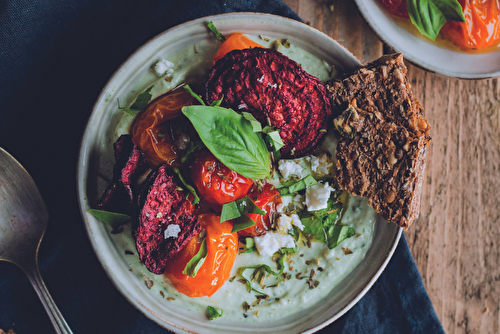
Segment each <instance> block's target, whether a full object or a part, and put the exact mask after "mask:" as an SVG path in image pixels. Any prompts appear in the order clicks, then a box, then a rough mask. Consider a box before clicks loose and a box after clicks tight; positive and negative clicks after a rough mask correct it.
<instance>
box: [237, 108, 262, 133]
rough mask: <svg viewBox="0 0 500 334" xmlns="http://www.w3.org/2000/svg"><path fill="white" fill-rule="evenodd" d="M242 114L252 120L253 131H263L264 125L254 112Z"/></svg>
mask: <svg viewBox="0 0 500 334" xmlns="http://www.w3.org/2000/svg"><path fill="white" fill-rule="evenodd" d="M241 115H242V116H243V118H244V119H246V120H247V121H249V122H250V124H251V125H252V129H253V132H262V125H261V124H260V122H259V121H258V120H256V119H255V117H253V115H252V114H250V113H248V112H242V113H241Z"/></svg>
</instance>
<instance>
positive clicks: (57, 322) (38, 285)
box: [25, 262, 73, 334]
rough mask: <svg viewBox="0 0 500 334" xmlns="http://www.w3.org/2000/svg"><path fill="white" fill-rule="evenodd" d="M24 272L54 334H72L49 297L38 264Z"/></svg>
mask: <svg viewBox="0 0 500 334" xmlns="http://www.w3.org/2000/svg"><path fill="white" fill-rule="evenodd" d="M26 269H28V268H26ZM25 272H26V275H28V278H29V280H30V282H31V284H32V285H33V288H34V289H35V292H36V294H37V295H38V297H39V298H40V300H41V301H42V304H43V307H44V308H45V310H46V311H47V313H48V315H49V317H50V320H51V321H52V325H53V326H54V328H55V330H56V333H58V334H72V333H73V332H72V331H71V328H69V326H68V324H67V323H66V320H64V318H63V316H62V314H61V312H60V311H59V309H58V308H57V306H56V303H54V300H53V299H52V297H51V296H50V294H49V291H48V290H47V287H46V286H45V283H44V282H43V280H42V276H41V275H40V271H39V270H38V263H36V262H35V265H33V266H29V270H25Z"/></svg>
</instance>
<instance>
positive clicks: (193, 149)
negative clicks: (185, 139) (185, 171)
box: [181, 140, 205, 163]
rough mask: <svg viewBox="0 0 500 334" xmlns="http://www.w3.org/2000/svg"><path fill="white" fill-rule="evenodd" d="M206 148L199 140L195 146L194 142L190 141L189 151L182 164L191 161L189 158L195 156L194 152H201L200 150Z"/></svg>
mask: <svg viewBox="0 0 500 334" xmlns="http://www.w3.org/2000/svg"><path fill="white" fill-rule="evenodd" d="M204 147H205V145H204V144H203V142H202V141H199V140H198V141H196V142H194V144H193V142H192V141H190V142H189V149H188V150H187V152H186V153H185V154H184V155H183V156H182V158H181V163H184V162H186V160H187V159H189V157H190V156H191V154H193V153H194V152H196V151H199V150H201V149H203V148H204Z"/></svg>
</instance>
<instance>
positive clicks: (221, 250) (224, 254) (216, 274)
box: [165, 214, 238, 297]
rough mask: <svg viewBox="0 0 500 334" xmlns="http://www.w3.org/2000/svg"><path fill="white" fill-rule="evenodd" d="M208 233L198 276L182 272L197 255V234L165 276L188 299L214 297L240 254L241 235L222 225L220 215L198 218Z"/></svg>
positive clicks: (175, 259)
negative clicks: (239, 241) (239, 237)
mask: <svg viewBox="0 0 500 334" xmlns="http://www.w3.org/2000/svg"><path fill="white" fill-rule="evenodd" d="M198 218H199V221H200V224H201V226H202V229H205V231H206V240H207V257H206V259H205V262H204V263H203V265H202V266H201V268H200V269H199V270H198V273H197V274H196V276H195V277H191V276H188V275H185V274H183V273H182V271H183V270H184V268H185V267H186V264H187V263H188V262H189V261H190V260H191V259H192V258H193V256H194V255H195V254H197V253H198V250H199V249H200V246H201V242H202V238H201V234H198V235H196V236H195V237H194V238H193V239H191V241H190V242H189V243H188V245H187V246H186V247H185V248H183V249H182V250H181V251H180V253H179V254H178V255H177V256H176V257H175V258H172V259H171V260H169V264H168V265H167V269H166V270H165V275H166V276H167V277H168V278H169V279H170V281H171V282H172V284H173V285H174V287H175V288H176V289H177V291H179V292H181V293H183V294H185V295H186V296H189V297H201V296H209V297H210V296H212V295H213V294H214V293H215V292H216V291H217V290H218V289H219V288H220V287H221V286H222V285H223V284H224V283H225V282H226V281H227V280H228V279H229V275H230V273H231V268H232V267H233V264H234V260H235V259H236V255H237V253H238V235H237V234H236V233H231V230H232V228H233V224H232V223H230V222H223V223H220V222H219V221H220V216H217V215H214V214H202V215H199V216H198Z"/></svg>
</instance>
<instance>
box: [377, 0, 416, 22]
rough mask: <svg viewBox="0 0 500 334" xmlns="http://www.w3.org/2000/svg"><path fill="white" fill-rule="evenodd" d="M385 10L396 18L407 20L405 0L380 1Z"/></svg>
mask: <svg viewBox="0 0 500 334" xmlns="http://www.w3.org/2000/svg"><path fill="white" fill-rule="evenodd" d="M380 1H381V2H382V4H383V5H384V6H385V8H387V10H388V11H389V12H390V13H391V14H393V15H396V16H399V17H404V18H409V17H410V16H409V15H408V9H407V8H406V0H380Z"/></svg>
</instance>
